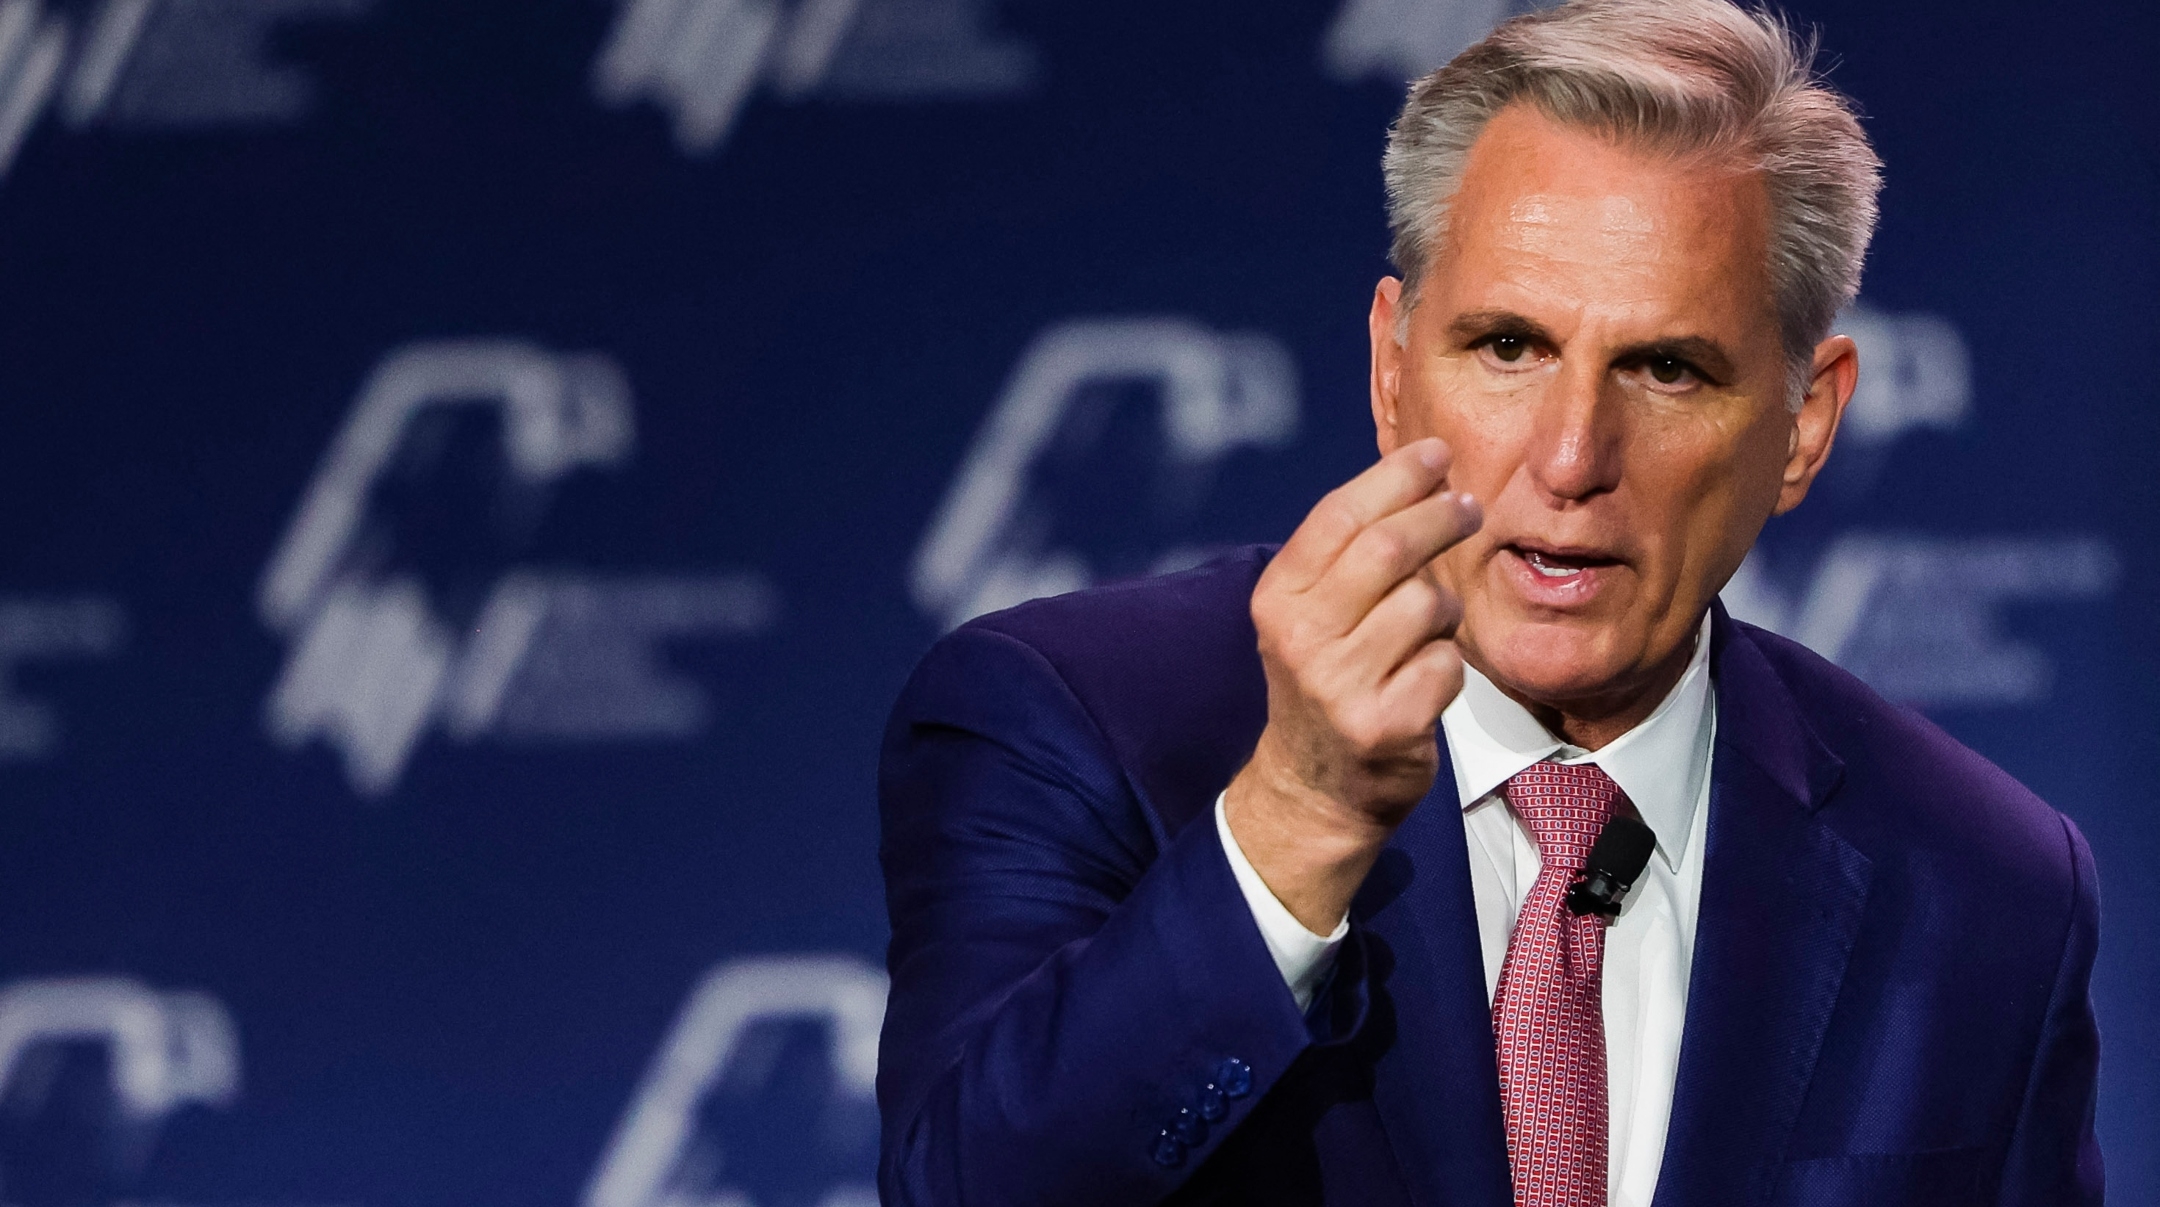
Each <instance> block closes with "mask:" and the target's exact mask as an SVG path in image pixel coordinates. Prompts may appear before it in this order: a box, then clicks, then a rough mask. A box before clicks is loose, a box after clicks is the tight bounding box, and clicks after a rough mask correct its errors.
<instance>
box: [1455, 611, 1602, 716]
mask: <svg viewBox="0 0 2160 1207" xmlns="http://www.w3.org/2000/svg"><path fill="white" fill-rule="evenodd" d="M1478 629H1479V631H1478V632H1477V633H1476V636H1475V638H1474V639H1473V642H1472V644H1473V645H1474V647H1475V649H1476V651H1477V655H1478V656H1477V657H1476V658H1474V659H1473V660H1472V661H1473V663H1474V664H1476V665H1477V667H1478V669H1479V670H1480V671H1483V672H1484V673H1485V676H1486V677H1487V678H1489V679H1491V680H1492V681H1493V682H1494V683H1496V684H1499V685H1500V686H1501V687H1504V688H1507V689H1509V690H1510V691H1512V692H1513V693H1514V694H1516V695H1519V696H1525V697H1528V698H1529V699H1531V700H1534V701H1536V702H1538V703H1540V704H1548V705H1554V706H1558V705H1560V704H1563V703H1565V702H1566V701H1570V700H1582V699H1587V698H1590V697H1594V696H1599V695H1603V694H1605V693H1607V692H1610V691H1611V690H1613V688H1614V687H1615V686H1616V685H1617V684H1618V681H1619V680H1621V679H1623V678H1624V677H1625V676H1626V674H1627V672H1628V671H1629V670H1630V669H1632V667H1633V665H1634V661H1633V660H1632V659H1629V658H1624V657H1620V656H1618V647H1619V646H1620V645H1621V644H1622V643H1621V642H1620V641H1618V639H1617V637H1618V635H1617V634H1615V633H1614V632H1613V631H1612V630H1611V629H1610V628H1608V627H1606V626H1604V625H1595V626H1593V625H1586V624H1583V623H1581V622H1579V621H1578V622H1574V623H1568V622H1561V623H1540V622H1537V621H1530V620H1520V619H1514V618H1509V619H1504V620H1501V621H1499V622H1498V623H1497V624H1487V625H1481V626H1478Z"/></svg>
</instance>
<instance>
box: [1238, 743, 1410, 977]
mask: <svg viewBox="0 0 2160 1207" xmlns="http://www.w3.org/2000/svg"><path fill="white" fill-rule="evenodd" d="M1271 764H1272V760H1269V759H1266V758H1265V757H1263V753H1262V752H1260V751H1256V752H1255V753H1254V758H1253V760H1252V761H1251V762H1249V763H1247V764H1246V765H1245V768H1244V769H1243V770H1241V771H1239V772H1238V775H1237V777H1236V778H1235V779H1234V780H1232V781H1231V783H1230V786H1229V788H1228V789H1227V790H1226V791H1225V792H1224V794H1223V815H1224V819H1225V820H1226V821H1227V822H1228V824H1229V827H1230V830H1231V834H1232V836H1233V837H1234V838H1235V839H1236V840H1237V844H1238V848H1239V849H1240V850H1241V851H1242V852H1243V853H1244V855H1245V858H1246V859H1247V861H1248V862H1250V863H1251V864H1252V867H1253V870H1254V871H1256V872H1258V873H1259V875H1260V878H1261V880H1262V881H1263V882H1265V883H1266V884H1267V886H1268V890H1269V891H1270V892H1272V893H1274V894H1275V898H1276V900H1278V901H1280V902H1282V904H1283V906H1284V907H1285V908H1286V909H1288V910H1289V911H1290V912H1291V914H1292V915H1293V916H1295V917H1296V918H1297V920H1298V922H1299V923H1300V924H1301V925H1303V926H1304V927H1305V928H1306V929H1307V930H1310V931H1312V932H1313V933H1314V934H1319V935H1325V934H1328V933H1329V932H1331V931H1332V930H1334V929H1335V927H1336V926H1337V925H1338V924H1339V923H1340V922H1341V921H1342V919H1343V916H1344V914H1345V913H1346V912H1347V911H1348V910H1349V906H1350V898H1351V897H1353V896H1354V895H1356V893H1357V890H1358V886H1359V885H1361V884H1363V883H1364V880H1365V875H1366V873H1367V872H1369V871H1371V870H1372V865H1373V861H1374V860H1376V859H1377V858H1379V854H1380V851H1381V849H1382V848H1383V847H1385V846H1386V845H1387V842H1388V839H1389V838H1390V837H1391V836H1392V835H1393V834H1394V830H1395V827H1394V826H1393V825H1391V824H1388V823H1386V822H1384V821H1381V820H1380V819H1377V818H1375V817H1373V816H1372V815H1371V814H1369V813H1366V812H1364V811H1362V810H1359V809H1357V808H1355V807H1354V806H1349V805H1345V804H1344V803H1343V802H1341V801H1339V800H1337V799H1335V798H1333V797H1332V796H1330V795H1328V794H1327V793H1325V792H1322V791H1319V790H1317V789H1314V788H1313V787H1311V786H1310V785H1308V784H1305V783H1304V782H1303V781H1301V780H1299V779H1298V778H1297V777H1295V776H1294V775H1287V774H1284V773H1283V772H1282V771H1280V770H1279V769H1278V767H1277V766H1273V765H1271Z"/></svg>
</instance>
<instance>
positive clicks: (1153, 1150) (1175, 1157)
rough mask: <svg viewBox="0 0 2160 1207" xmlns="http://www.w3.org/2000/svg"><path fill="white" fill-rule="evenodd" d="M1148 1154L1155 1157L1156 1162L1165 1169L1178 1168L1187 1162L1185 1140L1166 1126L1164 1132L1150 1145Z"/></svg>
mask: <svg viewBox="0 0 2160 1207" xmlns="http://www.w3.org/2000/svg"><path fill="white" fill-rule="evenodd" d="M1148 1155H1149V1156H1151V1157H1153V1158H1155V1163H1156V1164H1157V1165H1160V1166H1162V1167H1163V1168H1164V1169H1176V1168H1177V1167H1178V1166H1180V1165H1183V1164H1184V1163H1185V1142H1184V1141H1183V1140H1180V1139H1178V1138H1177V1137H1176V1136H1173V1135H1171V1134H1170V1130H1169V1129H1168V1128H1164V1129H1163V1133H1162V1134H1161V1135H1159V1136H1157V1137H1155V1143H1154V1144H1153V1145H1152V1146H1150V1147H1149V1149H1148Z"/></svg>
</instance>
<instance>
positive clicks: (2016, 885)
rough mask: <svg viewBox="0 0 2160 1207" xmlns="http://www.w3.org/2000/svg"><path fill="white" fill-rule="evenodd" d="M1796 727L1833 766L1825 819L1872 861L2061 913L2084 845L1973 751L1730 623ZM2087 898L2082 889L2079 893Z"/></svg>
mask: <svg viewBox="0 0 2160 1207" xmlns="http://www.w3.org/2000/svg"><path fill="white" fill-rule="evenodd" d="M1735 628H1736V629H1737V631H1738V635H1739V637H1740V638H1741V639H1743V640H1746V641H1748V642H1749V643H1750V644H1752V645H1753V646H1754V647H1755V649H1756V650H1757V651H1759V652H1760V653H1761V654H1762V656H1763V658H1764V659H1765V660H1766V661H1767V662H1768V663H1769V664H1770V666H1771V667H1772V669H1773V670H1774V671H1775V672H1776V674H1777V676H1778V677H1779V679H1781V680H1782V681H1783V682H1784V684H1785V686H1786V688H1787V689H1788V690H1789V691H1790V692H1791V693H1792V697H1793V701H1794V704H1795V705H1796V707H1797V708H1798V710H1799V713H1800V716H1801V719H1802V720H1803V721H1804V722H1805V723H1806V725H1807V726H1808V728H1809V729H1810V730H1812V731H1813V733H1814V734H1815V736H1816V737H1817V738H1818V739H1819V740H1820V741H1821V742H1822V744H1823V745H1824V747H1825V748H1827V749H1828V751H1829V752H1830V753H1831V754H1832V755H1834V756H1835V757H1836V758H1837V759H1838V760H1840V761H1841V762H1842V763H1843V774H1842V776H1841V778H1840V780H1839V783H1838V786H1837V788H1836V789H1835V791H1833V792H1832V793H1831V794H1830V796H1829V798H1828V800H1827V801H1826V802H1825V803H1824V806H1823V816H1824V818H1825V819H1826V820H1828V821H1830V822H1832V824H1834V825H1835V826H1836V827H1837V828H1838V829H1839V830H1840V832H1842V833H1844V834H1845V835H1846V836H1847V838H1848V839H1849V840H1851V841H1853V842H1854V843H1855V845H1857V846H1859V847H1860V848H1861V849H1862V850H1863V851H1864V852H1866V853H1868V854H1869V855H1870V856H1871V858H1878V859H1879V858H1882V857H1884V856H1889V857H1891V858H1892V859H1894V860H1895V861H1896V862H1898V863H1899V864H1901V865H1902V866H1905V867H1908V868H1912V869H1914V870H1916V871H1932V872H1934V873H1938V874H1941V875H1945V876H1956V877H1959V878H1964V877H1973V878H1974V879H1972V880H1970V881H1968V882H1967V887H1973V888H1978V887H1979V886H1982V885H1984V886H1986V887H1985V891H1987V892H1988V893H1989V894H1991V895H1996V896H2000V895H2003V894H2012V895H2020V894H2023V895H2025V897H2024V899H2026V900H2028V901H2033V902H2036V903H2037V902H2042V901H2052V902H2059V903H2061V904H2062V905H2064V906H2067V905H2068V899H2069V897H2070V896H2072V895H2073V894H2074V893H2076V892H2078V891H2079V890H2080V887H2081V886H2079V885H2078V884H2077V881H2078V880H2079V875H2078V871H2077V864H2078V862H2079V852H2080V851H2081V850H2082V849H2083V839H2082V837H2081V836H2079V835H2078V834H2077V831H2076V827H2075V826H2074V825H2072V824H2071V822H2070V821H2069V819H2068V818H2066V817H2064V816H2063V815H2062V814H2061V813H2059V812H2057V811H2056V810H2055V809H2054V808H2052V807H2051V806H2049V805H2048V803H2047V802H2046V801H2043V800H2041V799H2040V797H2039V796H2037V795H2035V794H2034V793H2033V792H2032V790H2030V789H2029V788H2027V787H2026V786H2025V785H2024V784H2022V783H2019V782H2018V781H2017V780H2016V779H2015V778H2013V777H2012V776H2011V775H2010V774H2009V773H2008V772H2006V771H2004V770H2003V769H2002V768H2000V767H1998V766H1996V765H1995V764H1994V763H1992V762H1990V761H1989V760H1988V759H1987V758H1985V757H1984V756H1982V755H1981V754H1980V753H1979V752H1977V751H1975V750H1973V749H1971V748H1970V747H1968V746H1966V745H1965V744H1964V743H1962V742H1960V741H1958V740H1957V739H1956V738H1954V737H1952V736H1950V734H1948V733H1946V732H1945V731H1944V730H1943V729H1942V728H1941V727H1940V726H1938V725H1936V724H1935V723H1934V722H1932V721H1930V720H1928V719H1927V718H1926V717H1924V716H1921V715H1920V714H1919V713H1918V712H1916V711H1914V710H1912V709H1911V708H1908V707H1905V706H1903V705H1899V704H1895V703H1892V702H1891V701H1889V700H1886V699H1884V698H1883V697H1882V696H1881V695H1880V694H1879V693H1877V692H1876V691H1875V690H1874V689H1873V688H1871V687H1869V686H1868V685H1867V684H1866V683H1864V682H1862V681H1861V680H1860V679H1859V678H1857V677H1856V676H1854V675H1853V674H1851V673H1850V672H1848V671H1846V670H1844V669H1842V668H1840V667H1838V666H1836V665H1834V664H1833V663H1831V662H1830V661H1829V660H1828V659H1825V658H1823V657H1822V656H1821V655H1819V654H1817V653H1815V652H1814V651H1813V650H1810V649H1808V648H1807V647H1806V646H1803V645H1801V644H1800V643H1798V642H1796V641H1792V640H1790V639H1788V638H1785V637H1780V636H1778V635H1777V634H1775V633H1771V632H1768V631H1767V630H1764V629H1759V628H1756V627H1754V626H1752V625H1747V624H1736V625H1735ZM2082 887H2084V888H2085V889H2086V890H2087V891H2089V886H2082Z"/></svg>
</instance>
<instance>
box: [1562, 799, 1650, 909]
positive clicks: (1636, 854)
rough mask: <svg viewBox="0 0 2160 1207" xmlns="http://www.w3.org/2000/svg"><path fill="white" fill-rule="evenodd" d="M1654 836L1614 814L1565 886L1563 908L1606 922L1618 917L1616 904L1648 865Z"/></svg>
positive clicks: (1648, 829)
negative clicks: (1596, 916)
mask: <svg viewBox="0 0 2160 1207" xmlns="http://www.w3.org/2000/svg"><path fill="white" fill-rule="evenodd" d="M1656 846H1657V835H1655V834H1653V833H1651V832H1650V827H1648V826H1646V825H1644V824H1643V823H1641V822H1640V821H1637V820H1636V819H1634V818H1632V817H1628V816H1626V815H1625V814H1619V813H1615V814H1614V815H1613V816H1612V819H1611V820H1609V821H1607V822H1606V823H1605V828H1604V829H1603V830H1601V831H1599V832H1598V836H1597V842H1596V843H1595V844H1594V845H1592V846H1591V848H1590V858H1589V859H1587V860H1585V861H1584V862H1583V870H1582V871H1580V872H1577V873H1576V874H1575V882H1574V883H1573V884H1572V885H1570V886H1569V888H1568V894H1567V907H1568V908H1569V909H1571V910H1573V911H1575V912H1576V913H1578V914H1596V915H1598V916H1599V917H1602V918H1604V919H1605V920H1606V921H1607V922H1610V921H1611V920H1612V919H1614V918H1617V917H1619V916H1620V903H1621V902H1622V901H1623V900H1625V899H1626V897H1627V892H1628V890H1629V889H1631V888H1633V887H1635V879H1636V877H1638V876H1641V875H1642V873H1643V869H1644V868H1646V867H1648V866H1650V852H1651V850H1652V849H1653V848H1655V847H1656Z"/></svg>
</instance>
